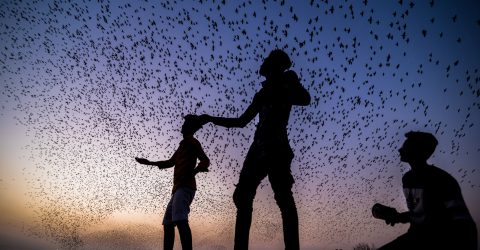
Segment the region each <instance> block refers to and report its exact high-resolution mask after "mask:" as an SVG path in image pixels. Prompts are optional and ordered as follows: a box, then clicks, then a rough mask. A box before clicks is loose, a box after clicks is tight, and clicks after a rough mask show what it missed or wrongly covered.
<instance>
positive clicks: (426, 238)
mask: <svg viewBox="0 0 480 250" xmlns="http://www.w3.org/2000/svg"><path fill="white" fill-rule="evenodd" d="M405 136H406V137H407V139H406V140H405V142H404V144H403V146H402V147H401V148H400V150H399V152H400V159H401V161H403V162H407V163H408V164H409V165H410V167H411V170H410V171H408V172H407V173H406V174H405V175H404V176H403V178H402V182H403V191H404V193H405V198H406V200H407V206H408V211H407V212H403V213H398V212H397V211H396V210H395V209H394V208H389V207H386V206H383V205H380V204H375V206H374V207H373V208H372V212H373V215H374V216H375V217H376V218H380V219H384V220H385V221H386V223H387V224H390V225H392V226H393V225H395V224H396V223H410V228H409V229H408V231H407V233H405V234H403V235H401V236H400V237H398V238H397V239H395V240H394V241H392V242H390V243H388V244H386V245H385V246H383V247H381V248H379V250H380V249H381V250H393V249H402V250H403V249H414V250H415V249H455V250H457V249H458V250H463V249H469V250H470V249H471V250H476V249H477V229H476V226H475V222H474V221H473V219H472V217H471V216H470V213H469V211H468V208H467V206H466V205H465V202H464V200H463V197H462V193H461V190H460V186H459V185H458V183H457V181H456V180H455V179H454V178H453V177H452V176H451V175H450V174H448V173H447V172H445V171H444V170H442V169H440V168H437V167H435V166H432V165H429V164H427V159H428V158H429V157H430V156H431V155H432V154H433V151H435V148H436V146H437V143H438V142H437V140H436V139H435V137H434V136H433V135H432V134H430V133H424V132H408V133H407V134H405Z"/></svg>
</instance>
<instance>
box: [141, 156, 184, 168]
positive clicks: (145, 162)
mask: <svg viewBox="0 0 480 250" xmlns="http://www.w3.org/2000/svg"><path fill="white" fill-rule="evenodd" d="M135 160H136V161H137V162H138V163H140V164H143V165H152V166H157V167H158V168H159V169H163V168H171V167H173V166H174V165H175V164H174V162H173V157H172V158H170V159H168V160H166V161H149V160H147V159H143V158H137V157H135Z"/></svg>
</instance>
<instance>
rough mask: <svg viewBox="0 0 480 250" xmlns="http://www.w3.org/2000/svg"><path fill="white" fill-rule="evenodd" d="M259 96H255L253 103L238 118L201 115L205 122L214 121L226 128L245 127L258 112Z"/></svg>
mask: <svg viewBox="0 0 480 250" xmlns="http://www.w3.org/2000/svg"><path fill="white" fill-rule="evenodd" d="M257 103H258V100H257V96H255V97H254V98H253V101H252V104H250V106H248V108H247V110H245V112H244V113H243V114H242V115H241V116H240V117H238V118H225V117H214V116H210V115H201V116H200V119H202V120H203V121H204V122H205V123H208V122H213V124H215V125H218V126H222V127H226V128H243V127H245V126H246V125H247V124H248V123H249V122H250V121H251V120H252V119H253V118H254V117H255V116H256V115H257V113H258V104H257Z"/></svg>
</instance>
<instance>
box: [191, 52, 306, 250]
mask: <svg viewBox="0 0 480 250" xmlns="http://www.w3.org/2000/svg"><path fill="white" fill-rule="evenodd" d="M291 64H292V63H291V61H290V58H289V57H288V55H287V54H286V53H285V52H283V51H281V50H273V51H272V52H271V53H270V54H269V56H268V57H267V58H266V59H265V61H264V62H263V64H262V65H261V67H260V71H259V73H260V75H262V76H264V77H265V78H266V80H265V81H264V82H262V89H261V90H260V91H259V92H258V93H256V94H255V97H254V98H253V101H252V103H251V104H250V106H249V107H248V108H247V109H246V111H245V113H243V114H242V115H241V116H240V117H238V118H223V117H212V116H209V115H202V116H200V117H201V118H202V120H203V121H204V122H213V123H214V124H215V125H219V126H223V127H228V128H230V127H238V128H242V127H245V126H246V125H247V124H248V123H249V122H250V121H251V120H252V119H253V118H254V117H255V116H256V115H257V114H258V115H259V121H258V124H257V129H256V131H255V137H254V141H253V143H252V145H251V147H250V149H249V151H248V154H247V156H246V159H245V162H244V163H243V168H242V171H241V172H240V179H239V181H238V184H237V186H236V189H235V192H234V193H233V201H234V203H235V206H236V207H237V218H236V225H235V249H236V250H240V249H241V250H243V249H248V239H249V231H250V225H251V222H252V210H253V208H252V207H253V199H254V198H255V194H256V190H257V187H258V185H259V184H260V182H261V181H262V179H263V178H265V177H266V176H268V179H269V181H270V184H271V186H272V189H273V192H274V194H275V196H274V197H275V200H276V202H277V204H278V206H279V207H280V211H281V213H282V220H283V236H284V241H285V248H286V249H290V250H293V249H299V239H298V215H297V208H296V206H295V201H294V199H293V194H292V191H291V189H292V185H293V183H294V180H293V176H292V174H291V172H290V164H291V162H292V159H293V152H292V149H291V148H290V145H289V142H288V136H287V125H288V119H289V116H290V110H291V109H292V106H293V105H302V106H305V105H308V104H309V103H310V95H309V94H308V92H307V91H306V90H305V88H303V87H302V85H301V84H300V81H299V79H298V77H297V74H296V73H295V72H294V71H286V70H287V69H288V68H290V66H291Z"/></svg>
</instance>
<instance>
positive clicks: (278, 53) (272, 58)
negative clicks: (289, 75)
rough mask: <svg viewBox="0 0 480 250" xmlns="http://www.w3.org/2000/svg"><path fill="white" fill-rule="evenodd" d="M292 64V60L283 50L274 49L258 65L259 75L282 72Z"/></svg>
mask: <svg viewBox="0 0 480 250" xmlns="http://www.w3.org/2000/svg"><path fill="white" fill-rule="evenodd" d="M290 66H292V61H290V58H289V57H288V55H287V53H285V52H284V51H283V50H280V49H275V50H273V51H272V52H270V54H269V55H268V57H267V58H265V60H264V61H263V64H262V66H261V67H260V71H259V73H260V75H262V76H266V75H267V74H269V73H272V72H284V71H285V70H287V69H289V68H290Z"/></svg>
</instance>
